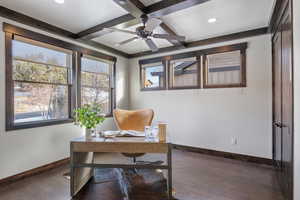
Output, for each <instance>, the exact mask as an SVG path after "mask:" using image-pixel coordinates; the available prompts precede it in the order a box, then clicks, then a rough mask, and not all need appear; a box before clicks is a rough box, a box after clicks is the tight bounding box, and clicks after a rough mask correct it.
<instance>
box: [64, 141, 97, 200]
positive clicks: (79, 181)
mask: <svg viewBox="0 0 300 200" xmlns="http://www.w3.org/2000/svg"><path fill="white" fill-rule="evenodd" d="M70 150H71V151H70V154H71V155H70V159H71V166H70V168H71V171H70V179H71V180H70V186H71V188H70V192H71V196H72V197H74V196H75V195H76V194H77V193H78V192H79V191H80V190H81V188H82V187H83V186H84V185H85V184H86V183H87V182H88V181H89V180H90V179H91V177H92V176H93V169H94V168H92V167H82V168H75V167H74V164H76V163H86V164H92V163H93V153H92V152H74V151H73V150H72V144H71V149H70Z"/></svg>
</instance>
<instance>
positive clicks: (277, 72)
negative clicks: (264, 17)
mask: <svg viewBox="0 0 300 200" xmlns="http://www.w3.org/2000/svg"><path fill="white" fill-rule="evenodd" d="M273 56H274V57H273V61H274V68H273V72H274V74H273V77H274V80H273V81H274V82H273V83H274V115H273V131H274V160H275V164H276V165H277V167H278V168H279V169H281V164H282V129H281V128H280V127H279V126H278V123H280V122H281V111H282V110H281V109H282V108H281V97H282V94H281V32H280V31H279V32H277V33H276V35H275V37H274V40H273Z"/></svg>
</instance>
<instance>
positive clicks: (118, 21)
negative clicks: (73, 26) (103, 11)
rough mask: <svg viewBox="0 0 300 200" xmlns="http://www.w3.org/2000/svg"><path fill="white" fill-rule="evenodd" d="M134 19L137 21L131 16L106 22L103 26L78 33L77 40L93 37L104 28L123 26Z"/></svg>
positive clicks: (123, 16)
mask: <svg viewBox="0 0 300 200" xmlns="http://www.w3.org/2000/svg"><path fill="white" fill-rule="evenodd" d="M133 19H135V17H134V16H132V15H131V14H126V15H122V16H120V17H117V18H115V19H112V20H109V21H107V22H104V23H102V24H99V25H96V26H94V27H91V28H89V29H87V30H84V31H81V32H79V33H77V35H76V37H75V38H84V37H86V36H88V35H92V34H94V33H96V32H98V31H102V30H103V29H104V28H110V27H113V26H116V25H119V24H122V23H126V22H128V21H130V20H133Z"/></svg>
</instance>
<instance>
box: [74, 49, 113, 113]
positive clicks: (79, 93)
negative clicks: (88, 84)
mask: <svg viewBox="0 0 300 200" xmlns="http://www.w3.org/2000/svg"><path fill="white" fill-rule="evenodd" d="M84 55H87V56H91V57H94V58H96V59H101V60H105V59H103V56H101V54H99V53H98V52H96V51H92V50H90V51H86V52H84V53H81V52H80V53H78V56H77V58H78V60H77V69H78V73H77V84H78V89H77V106H78V107H80V106H81V66H82V58H83V57H84ZM109 61H111V62H113V64H112V68H111V70H112V72H111V74H109V76H110V87H109V88H108V90H109V100H110V112H109V113H105V117H112V116H113V110H114V109H115V108H116V88H115V87H116V60H115V59H113V60H109Z"/></svg>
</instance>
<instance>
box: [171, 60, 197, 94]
mask: <svg viewBox="0 0 300 200" xmlns="http://www.w3.org/2000/svg"><path fill="white" fill-rule="evenodd" d="M199 71H200V69H199V61H198V60H197V58H196V57H192V58H185V59H179V60H170V61H169V88H172V89H176V88H195V87H198V85H199V80H200V72H199Z"/></svg>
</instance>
